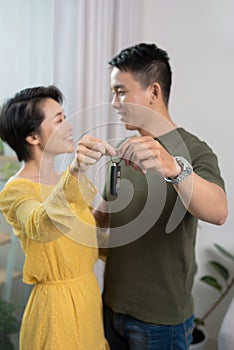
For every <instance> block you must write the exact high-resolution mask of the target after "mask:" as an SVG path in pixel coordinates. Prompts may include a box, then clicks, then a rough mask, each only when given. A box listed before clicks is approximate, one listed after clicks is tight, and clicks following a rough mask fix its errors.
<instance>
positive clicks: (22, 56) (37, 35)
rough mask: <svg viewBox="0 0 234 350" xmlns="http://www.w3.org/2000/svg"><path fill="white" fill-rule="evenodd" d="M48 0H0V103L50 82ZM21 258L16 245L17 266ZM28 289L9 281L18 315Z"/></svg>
mask: <svg viewBox="0 0 234 350" xmlns="http://www.w3.org/2000/svg"><path fill="white" fill-rule="evenodd" d="M52 4H53V0H41V1H38V0H10V1H5V0H0V52H1V54H0V104H1V103H2V102H3V101H4V100H5V99H7V98H9V97H10V96H12V95H13V94H14V93H15V92H16V91H19V90H21V89H23V88H26V87H30V86H36V85H44V84H45V85H47V84H50V83H51V77H52V48H53V31H52ZM9 155H12V152H10V154H9ZM0 225H1V218H0ZM8 248H9V246H8V245H6V246H1V247H0V267H5V263H6V257H7V256H8ZM23 260H24V256H23V253H22V250H21V248H20V247H19V248H18V251H17V256H16V267H18V269H19V268H21V267H22V264H23ZM29 291H30V287H29V286H27V285H25V284H23V283H22V282H21V279H20V278H18V279H17V280H15V281H14V282H13V288H12V301H13V303H14V304H15V306H16V309H17V311H18V313H19V314H20V315H21V314H22V311H23V308H24V305H25V303H26V301H27V297H28V294H29ZM1 292H2V288H0V295H1Z"/></svg>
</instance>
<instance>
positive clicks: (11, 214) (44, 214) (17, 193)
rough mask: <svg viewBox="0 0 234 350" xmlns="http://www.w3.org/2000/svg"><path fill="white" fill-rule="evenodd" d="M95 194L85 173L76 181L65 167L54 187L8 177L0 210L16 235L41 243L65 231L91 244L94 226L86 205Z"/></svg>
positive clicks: (76, 238) (2, 194)
mask: <svg viewBox="0 0 234 350" xmlns="http://www.w3.org/2000/svg"><path fill="white" fill-rule="evenodd" d="M48 187H49V188H51V189H50V191H49V194H48ZM95 194H96V189H95V187H94V186H93V184H92V183H91V182H90V181H89V180H88V179H87V178H86V177H85V176H82V178H81V179H80V180H79V181H78V180H77V179H76V178H75V177H74V176H72V175H71V174H70V171H69V168H68V169H67V170H66V171H65V172H64V173H63V174H62V176H61V178H60V180H59V182H58V184H57V185H56V186H54V187H53V186H48V185H39V184H37V183H34V182H32V181H29V180H26V179H14V180H12V181H10V182H9V183H7V184H6V185H5V187H4V188H3V190H2V191H1V192H0V210H1V211H2V212H3V214H4V216H5V217H6V220H7V221H8V222H9V223H10V225H12V226H13V228H14V232H15V234H16V235H18V236H22V235H26V236H27V238H28V239H31V240H34V241H38V242H44V243H45V242H51V241H53V240H55V239H57V238H59V237H61V236H63V235H66V236H68V237H70V238H71V239H73V240H77V241H78V242H80V240H81V241H83V242H80V243H84V244H86V245H91V246H93V245H96V243H95V232H96V228H95V220H94V218H93V216H92V214H91V211H90V206H91V203H92V201H93V198H94V196H95Z"/></svg>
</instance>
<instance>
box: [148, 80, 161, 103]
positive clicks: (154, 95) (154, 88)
mask: <svg viewBox="0 0 234 350" xmlns="http://www.w3.org/2000/svg"><path fill="white" fill-rule="evenodd" d="M160 94H161V87H160V85H159V84H158V83H153V84H152V85H151V100H150V104H151V105H152V104H154V103H155V102H156V101H157V100H158V98H159V96H160Z"/></svg>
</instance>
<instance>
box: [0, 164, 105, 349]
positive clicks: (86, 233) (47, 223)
mask: <svg viewBox="0 0 234 350" xmlns="http://www.w3.org/2000/svg"><path fill="white" fill-rule="evenodd" d="M95 194H96V192H95V189H94V187H93V186H92V184H91V183H90V182H89V181H88V179H87V178H86V177H82V180H81V181H79V182H78V181H77V179H76V178H74V177H73V176H72V175H71V174H70V173H69V171H68V170H67V171H66V172H65V173H64V174H63V175H62V177H61V179H60V181H59V183H58V184H57V185H56V186H49V185H39V184H38V183H34V182H32V181H30V180H26V179H14V180H12V181H10V182H9V183H8V184H7V185H6V186H5V188H4V189H3V190H2V191H1V192H0V209H1V210H2V211H3V213H4V215H5V217H6V219H7V220H8V222H9V223H10V224H11V225H12V226H13V228H14V232H15V234H16V235H17V236H18V237H19V240H20V243H21V246H22V248H23V251H24V253H25V263H24V268H23V281H24V282H25V283H29V284H35V286H34V288H33V290H32V292H31V295H30V297H29V300H28V303H27V306H26V309H25V312H24V316H23V319H22V323H21V330H20V349H21V350H52V349H53V350H60V349H61V350H104V349H105V350H106V349H109V346H108V344H107V341H106V339H105V337H104V331H103V324H102V302H101V295H100V290H99V287H98V284H97V281H96V278H95V275H94V272H93V266H94V264H95V262H96V260H97V254H98V251H97V247H96V228H95V222H94V218H93V216H92V214H91V211H90V205H91V202H92V199H93V197H94V195H95Z"/></svg>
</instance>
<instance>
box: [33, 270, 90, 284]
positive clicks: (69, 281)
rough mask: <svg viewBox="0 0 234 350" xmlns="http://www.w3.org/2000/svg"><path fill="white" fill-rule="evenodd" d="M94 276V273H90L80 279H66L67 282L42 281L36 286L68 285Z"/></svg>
mask: <svg viewBox="0 0 234 350" xmlns="http://www.w3.org/2000/svg"><path fill="white" fill-rule="evenodd" d="M92 274H93V271H90V272H89V273H87V274H85V275H82V276H79V277H75V278H71V279H66V280H54V281H41V282H36V283H35V285H36V286H37V285H57V284H68V283H74V282H77V281H80V280H83V279H85V278H87V277H89V276H90V275H92Z"/></svg>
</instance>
